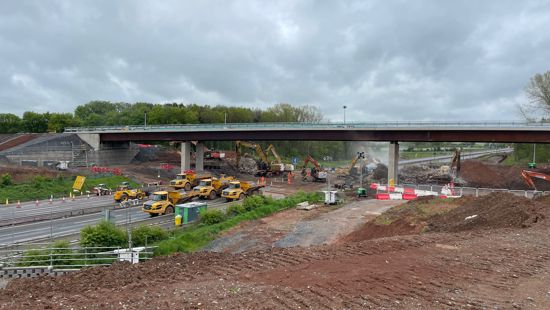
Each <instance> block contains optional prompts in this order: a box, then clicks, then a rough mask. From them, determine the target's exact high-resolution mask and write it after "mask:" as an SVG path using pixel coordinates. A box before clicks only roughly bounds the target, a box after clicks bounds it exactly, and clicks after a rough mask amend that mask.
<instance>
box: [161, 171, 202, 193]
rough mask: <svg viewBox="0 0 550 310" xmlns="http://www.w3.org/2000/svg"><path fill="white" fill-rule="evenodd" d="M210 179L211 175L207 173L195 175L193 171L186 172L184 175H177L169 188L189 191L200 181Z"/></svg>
mask: <svg viewBox="0 0 550 310" xmlns="http://www.w3.org/2000/svg"><path fill="white" fill-rule="evenodd" d="M211 177H212V175H210V174H208V173H203V174H197V173H195V172H194V171H193V170H187V171H185V172H184V173H180V174H178V175H177V176H176V178H175V179H174V180H171V181H170V186H171V187H173V188H175V189H185V190H186V191H190V190H191V189H192V188H193V187H195V186H197V185H198V184H199V182H200V180H203V179H209V178H211Z"/></svg>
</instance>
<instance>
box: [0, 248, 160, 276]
mask: <svg viewBox="0 0 550 310" xmlns="http://www.w3.org/2000/svg"><path fill="white" fill-rule="evenodd" d="M153 250H154V247H152V246H146V247H134V248H121V247H79V246H72V247H53V246H52V244H36V243H35V244H32V245H26V246H25V247H5V248H1V249H0V271H2V270H6V269H7V270H11V269H17V268H20V269H29V268H34V269H36V268H48V269H54V268H55V269H57V270H63V269H81V268H85V267H92V266H107V265H111V264H112V263H113V262H116V261H128V262H131V263H134V264H135V263H139V262H142V261H146V260H149V259H151V258H152V256H153Z"/></svg>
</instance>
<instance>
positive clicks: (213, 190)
mask: <svg viewBox="0 0 550 310" xmlns="http://www.w3.org/2000/svg"><path fill="white" fill-rule="evenodd" d="M233 180H234V177H225V176H222V177H221V178H219V179H218V178H211V179H203V180H201V181H200V183H199V185H197V186H195V187H194V188H193V191H194V192H196V193H197V195H198V196H199V198H208V199H210V200H213V199H216V197H218V196H220V195H221V194H222V191H223V190H224V189H226V188H227V187H229V182H231V181H233Z"/></svg>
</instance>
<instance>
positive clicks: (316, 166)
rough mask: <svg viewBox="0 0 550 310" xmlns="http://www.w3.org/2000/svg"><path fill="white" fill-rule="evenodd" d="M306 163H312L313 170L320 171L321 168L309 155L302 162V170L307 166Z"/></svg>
mask: <svg viewBox="0 0 550 310" xmlns="http://www.w3.org/2000/svg"><path fill="white" fill-rule="evenodd" d="M308 163H312V164H313V166H314V167H315V169H317V170H321V166H319V163H318V162H317V161H316V160H315V159H314V158H313V157H311V155H309V154H308V155H307V157H306V160H305V161H304V168H305V167H306V166H307V164H308Z"/></svg>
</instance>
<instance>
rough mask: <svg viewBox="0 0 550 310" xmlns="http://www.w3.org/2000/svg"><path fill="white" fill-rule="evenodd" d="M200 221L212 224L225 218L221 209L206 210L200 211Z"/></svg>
mask: <svg viewBox="0 0 550 310" xmlns="http://www.w3.org/2000/svg"><path fill="white" fill-rule="evenodd" d="M200 218H201V223H203V224H206V225H213V224H218V223H221V222H223V221H224V220H225V214H224V213H223V212H222V211H221V210H206V211H201V213H200Z"/></svg>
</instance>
